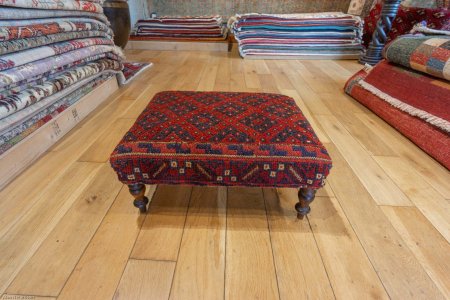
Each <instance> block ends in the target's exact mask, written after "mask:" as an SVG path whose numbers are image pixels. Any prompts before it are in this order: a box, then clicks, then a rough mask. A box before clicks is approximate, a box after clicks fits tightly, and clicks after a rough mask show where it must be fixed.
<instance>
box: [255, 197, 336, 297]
mask: <svg viewBox="0 0 450 300" xmlns="http://www.w3.org/2000/svg"><path fill="white" fill-rule="evenodd" d="M263 191H264V199H265V203H266V207H267V218H268V222H269V230H270V240H271V242H272V249H273V250H272V251H273V258H274V262H275V268H276V275H277V280H278V286H279V291H280V299H292V300H294V299H334V295H333V290H332V288H331V285H330V282H329V280H328V277H327V273H326V271H325V267H324V265H323V262H322V258H321V257H320V253H319V251H318V248H317V244H316V241H315V239H314V236H313V233H312V232H311V228H310V226H309V223H308V220H307V219H306V218H305V219H304V220H299V219H297V212H296V211H295V209H294V206H295V204H296V203H297V202H298V197H297V190H296V189H283V193H282V194H280V197H278V195H277V192H276V190H275V189H263Z"/></svg>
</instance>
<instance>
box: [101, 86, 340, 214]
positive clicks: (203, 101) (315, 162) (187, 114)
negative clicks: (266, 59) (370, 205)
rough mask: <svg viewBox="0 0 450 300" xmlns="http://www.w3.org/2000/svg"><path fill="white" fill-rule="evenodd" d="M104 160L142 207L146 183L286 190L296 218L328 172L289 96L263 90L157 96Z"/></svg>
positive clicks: (322, 152) (326, 161)
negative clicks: (293, 195)
mask: <svg viewBox="0 0 450 300" xmlns="http://www.w3.org/2000/svg"><path fill="white" fill-rule="evenodd" d="M110 162H111V166H112V167H113V168H114V170H115V171H116V172H117V175H118V177H119V180H120V181H122V182H123V183H125V184H127V185H128V186H129V190H130V192H131V194H132V195H133V196H134V198H135V199H134V205H135V206H136V207H138V208H139V209H140V211H141V212H146V207H147V204H148V199H147V197H145V184H187V185H213V186H217V185H219V186H247V187H274V188H275V187H290V188H299V193H298V197H299V202H298V203H297V204H296V205H295V209H296V210H297V212H298V218H300V219H303V217H304V216H305V215H307V214H308V213H309V211H310V207H309V204H310V203H311V202H312V201H313V200H314V196H315V192H316V190H317V189H319V188H321V187H322V186H323V185H324V180H325V177H326V176H327V175H328V173H329V171H330V169H331V159H330V156H329V155H328V153H327V151H326V149H325V148H324V146H323V145H322V144H321V142H320V141H319V139H318V138H317V136H316V135H315V133H314V131H313V129H312V128H311V126H310V124H309V123H308V121H307V120H306V118H305V116H303V114H302V112H301V111H300V109H299V108H298V107H297V105H296V104H295V101H294V100H293V99H292V98H290V97H287V96H283V95H278V94H265V93H225V92H180V91H169V92H161V93H158V94H156V95H155V96H154V98H153V99H152V100H151V101H150V103H149V105H148V106H147V108H146V109H145V110H144V111H143V112H142V114H141V115H140V116H139V117H138V119H137V120H136V122H135V124H134V125H133V126H132V127H131V129H130V130H129V131H128V132H127V133H126V134H125V136H124V137H123V139H122V140H121V141H120V143H119V145H117V147H116V148H115V150H114V152H113V153H112V154H111V158H110Z"/></svg>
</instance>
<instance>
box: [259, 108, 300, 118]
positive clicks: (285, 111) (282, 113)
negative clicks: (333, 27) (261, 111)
mask: <svg viewBox="0 0 450 300" xmlns="http://www.w3.org/2000/svg"><path fill="white" fill-rule="evenodd" d="M265 110H266V112H268V113H271V114H274V115H276V116H278V117H281V118H289V117H290V116H292V115H293V114H294V113H295V112H294V111H293V110H292V107H289V106H284V105H270V106H268V107H266V109H265Z"/></svg>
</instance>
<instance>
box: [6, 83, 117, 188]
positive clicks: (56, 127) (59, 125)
mask: <svg viewBox="0 0 450 300" xmlns="http://www.w3.org/2000/svg"><path fill="white" fill-rule="evenodd" d="M118 89H119V86H118V83H117V79H116V77H115V76H114V77H110V78H109V79H108V80H106V81H105V82H103V83H102V84H100V85H99V86H97V87H95V88H94V89H93V90H92V91H91V92H90V93H88V94H86V95H85V96H84V97H82V98H81V99H80V100H78V101H77V102H76V103H75V104H73V105H72V106H70V107H69V108H68V109H66V110H64V111H63V112H61V113H59V114H58V115H57V116H56V117H55V118H54V119H52V120H51V121H50V122H47V123H46V124H44V125H42V126H41V127H40V128H39V129H37V130H35V131H34V132H33V133H32V134H30V135H29V136H27V137H26V138H25V139H23V140H22V141H21V142H20V143H18V144H17V145H15V146H14V147H12V148H11V149H9V150H7V151H6V152H5V153H3V154H2V155H1V156H0V189H2V188H4V187H5V186H6V185H7V184H8V183H9V182H10V181H12V180H13V179H14V178H15V177H16V176H18V175H19V174H20V173H21V172H22V171H23V170H25V169H26V168H27V167H28V166H30V165H31V164H32V163H33V162H34V161H36V160H37V159H38V158H39V157H40V156H41V155H42V154H43V153H45V152H46V151H47V150H48V149H49V148H50V147H51V146H53V145H54V144H55V143H56V142H57V141H59V140H60V139H61V138H62V137H63V136H64V135H65V134H66V133H68V132H69V131H70V130H71V129H72V128H74V127H75V126H76V125H77V124H78V123H80V122H81V121H82V120H83V119H84V118H86V117H87V116H88V115H89V114H90V113H91V112H92V111H93V110H95V108H97V107H98V106H99V105H101V104H102V103H103V102H105V101H106V100H108V99H109V97H110V96H111V95H112V94H113V93H114V92H116V91H117V90H118Z"/></svg>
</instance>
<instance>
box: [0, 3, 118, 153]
mask: <svg viewBox="0 0 450 300" xmlns="http://www.w3.org/2000/svg"><path fill="white" fill-rule="evenodd" d="M102 2H103V0H88V1H82V0H46V1H36V0H2V1H0V3H1V4H0V155H1V154H3V153H4V152H5V151H7V150H8V149H10V148H11V147H12V146H14V145H15V144H17V143H18V142H20V141H21V140H23V139H24V138H25V137H27V136H29V135H30V134H31V133H33V132H34V131H35V130H37V129H38V128H39V127H41V126H42V125H44V124H45V123H47V122H48V121H50V120H51V119H53V118H55V116H57V115H58V114H59V113H61V112H62V111H64V110H65V109H67V108H68V107H69V106H71V105H73V104H74V103H75V102H77V101H78V100H79V99H81V98H82V97H83V96H84V95H86V94H87V93H89V92H90V91H92V90H93V89H94V88H95V87H96V86H98V85H100V84H101V83H103V82H105V81H107V80H108V79H109V78H110V77H111V76H115V75H116V74H118V73H120V71H121V70H122V67H123V66H122V59H123V54H122V52H121V50H120V49H119V48H118V47H116V46H115V45H114V42H113V36H112V35H113V33H112V31H111V29H110V27H109V23H108V21H107V19H106V17H105V15H104V14H103V9H102V6H101V5H102Z"/></svg>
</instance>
